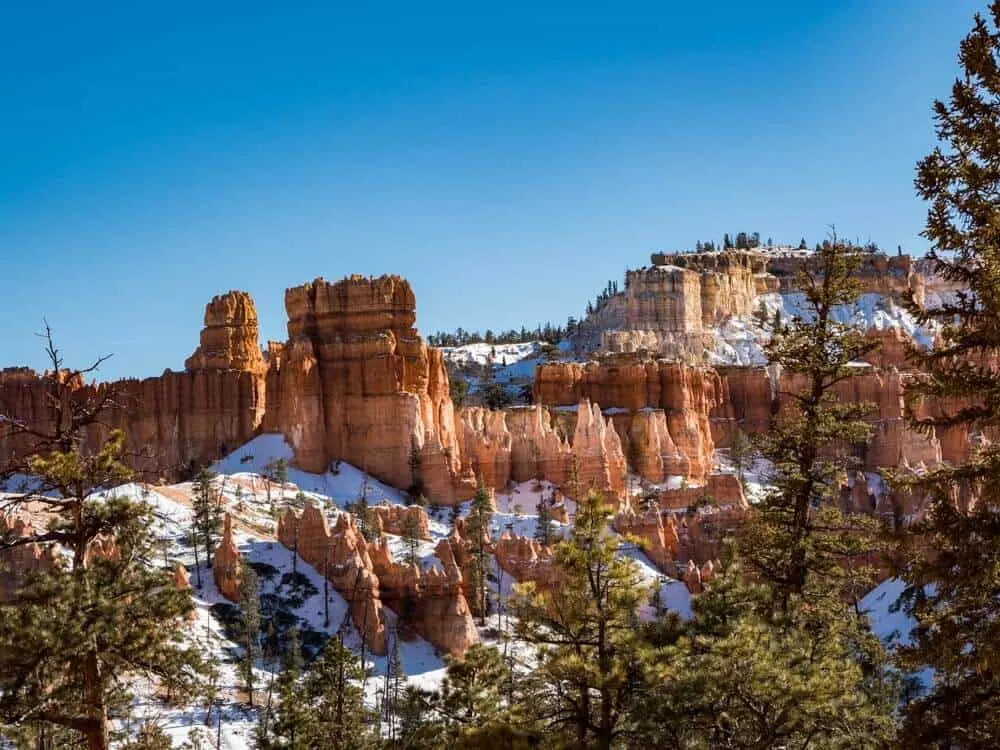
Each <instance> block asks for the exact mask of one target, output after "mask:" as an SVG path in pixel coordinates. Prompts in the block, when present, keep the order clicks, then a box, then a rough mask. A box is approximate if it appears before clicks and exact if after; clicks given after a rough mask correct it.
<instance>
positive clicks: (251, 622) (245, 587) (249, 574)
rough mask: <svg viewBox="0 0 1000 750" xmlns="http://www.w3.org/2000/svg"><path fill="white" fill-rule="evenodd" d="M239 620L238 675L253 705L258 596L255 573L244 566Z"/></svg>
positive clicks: (258, 633)
mask: <svg viewBox="0 0 1000 750" xmlns="http://www.w3.org/2000/svg"><path fill="white" fill-rule="evenodd" d="M239 607H240V620H239V640H238V643H239V645H240V646H241V648H242V649H243V656H242V658H241V659H240V665H239V666H240V675H241V676H242V678H243V684H244V686H245V687H246V691H247V699H248V701H249V703H250V705H251V706H252V705H254V703H253V697H254V672H253V668H254V665H255V663H256V661H257V659H258V658H259V657H260V625H261V617H260V594H259V583H258V579H257V573H256V572H255V571H254V569H253V568H252V567H250V566H249V565H247V564H244V565H243V566H242V567H241V569H240V601H239Z"/></svg>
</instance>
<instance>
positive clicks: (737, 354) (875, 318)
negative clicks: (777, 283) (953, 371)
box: [710, 292, 934, 366]
mask: <svg viewBox="0 0 1000 750" xmlns="http://www.w3.org/2000/svg"><path fill="white" fill-rule="evenodd" d="M758 305H759V311H758V312H759V313H761V314H763V316H764V320H765V321H767V323H770V321H773V320H774V318H775V316H776V315H778V316H780V318H781V320H783V321H785V322H789V321H791V320H794V319H796V318H798V319H801V320H804V321H809V320H810V310H809V309H808V305H807V303H806V299H805V295H804V294H803V293H802V292H789V293H784V294H779V293H777V292H773V293H770V294H763V295H761V296H760V297H759V298H758ZM834 319H835V320H836V321H837V322H839V323H852V324H854V325H857V326H858V327H860V328H862V329H864V330H869V329H876V330H889V329H897V330H900V331H902V332H903V333H905V334H907V335H908V336H910V337H911V338H912V339H913V340H914V341H916V342H917V344H918V345H920V346H922V347H930V346H931V344H932V343H933V340H934V332H933V331H930V330H927V329H924V328H921V327H920V325H919V324H918V323H917V321H916V320H915V319H914V318H913V316H912V315H910V314H909V313H908V312H907V311H906V310H904V309H903V308H902V307H901V306H900V305H899V304H897V303H896V302H895V301H894V300H893V299H891V298H889V297H884V296H882V295H880V294H874V293H869V294H863V295H861V297H860V298H859V299H858V301H857V303H856V304H854V305H852V306H850V307H847V306H843V307H838V308H836V309H835V311H834ZM713 333H714V334H715V338H716V347H715V351H714V352H712V353H711V356H710V360H711V363H712V364H733V365H758V366H761V365H764V364H766V363H767V362H766V358H765V357H764V352H763V345H764V344H765V343H766V342H767V340H768V339H769V337H770V334H769V333H768V330H767V327H766V325H762V322H761V321H760V320H759V319H758V317H757V315H753V316H749V317H745V318H736V317H733V318H730V319H729V320H728V321H726V322H725V323H724V324H723V325H721V326H719V327H718V328H716V329H715V330H714V331H713Z"/></svg>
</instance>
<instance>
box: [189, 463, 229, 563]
mask: <svg viewBox="0 0 1000 750" xmlns="http://www.w3.org/2000/svg"><path fill="white" fill-rule="evenodd" d="M191 510H192V524H194V528H195V535H196V537H199V538H200V539H201V541H202V543H203V544H204V545H205V562H206V564H207V565H211V564H212V551H213V550H214V549H215V548H216V546H218V545H217V543H218V533H219V527H220V526H222V515H223V514H222V503H221V495H220V493H219V492H217V491H216V489H215V474H214V473H212V472H211V471H209V470H208V469H205V468H203V469H201V470H200V471H199V472H198V474H197V476H196V477H195V481H194V487H193V492H192V497H191Z"/></svg>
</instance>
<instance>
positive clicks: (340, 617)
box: [95, 435, 690, 750]
mask: <svg viewBox="0 0 1000 750" xmlns="http://www.w3.org/2000/svg"><path fill="white" fill-rule="evenodd" d="M291 458H292V450H291V448H290V446H289V445H288V444H287V443H286V442H285V440H284V438H283V437H282V436H280V435H261V436H258V437H257V438H255V439H254V440H252V441H251V442H249V443H247V444H246V445H244V446H242V447H241V448H239V449H237V450H236V451H234V452H233V453H231V454H230V455H229V456H227V457H225V458H223V459H222V460H220V461H218V462H217V463H216V464H215V465H214V466H213V467H212V469H213V471H215V472H217V474H218V476H217V477H216V479H215V480H214V481H215V484H216V488H217V490H218V491H219V492H220V494H221V497H222V502H223V505H224V506H225V507H226V509H227V510H228V511H229V512H230V513H231V514H232V516H233V518H234V525H233V531H234V539H235V542H236V544H237V546H238V548H239V550H240V553H241V555H242V556H243V557H244V559H246V560H247V561H248V562H249V563H250V564H251V565H253V566H254V567H255V568H256V570H257V573H258V576H259V578H260V581H261V595H262V601H263V602H264V603H266V604H268V606H271V607H275V608H277V610H276V611H280V613H281V617H280V619H281V621H283V622H284V623H285V627H288V626H290V624H292V623H294V624H295V626H296V627H297V628H298V629H299V631H300V634H301V635H300V637H301V640H302V642H303V644H304V646H305V647H306V648H308V649H310V650H311V651H313V652H314V653H315V652H316V651H318V650H319V649H320V648H321V646H322V643H323V642H324V640H325V639H326V638H328V637H330V636H332V635H333V634H335V633H336V631H337V629H338V628H339V627H340V626H341V623H342V622H344V621H345V615H346V613H347V603H346V602H345V601H344V599H343V598H342V597H341V596H340V595H339V594H338V593H337V592H336V591H335V590H334V589H333V588H332V587H328V589H327V592H326V598H325V599H324V592H323V589H324V587H323V578H322V576H321V575H320V574H319V573H318V572H317V571H316V570H314V569H313V568H312V567H311V566H310V565H308V564H307V563H305V562H303V561H302V560H298V562H297V564H295V565H294V566H293V559H292V557H293V556H292V553H291V552H290V551H289V550H287V549H285V548H284V546H283V545H281V544H280V543H279V542H278V541H277V540H276V538H275V529H276V518H277V513H278V512H279V511H280V509H281V508H282V505H283V503H285V502H288V501H294V500H295V498H296V495H299V494H300V493H301V494H302V495H305V497H306V499H307V500H308V501H311V502H314V503H317V504H318V505H319V506H320V507H321V508H322V509H323V510H324V512H325V513H326V514H327V515H328V517H329V518H330V520H331V522H332V521H334V520H335V518H336V516H337V515H338V514H340V513H343V512H345V511H344V507H345V506H346V505H347V504H348V503H352V502H354V501H356V500H357V499H358V498H359V497H360V496H361V495H362V493H364V494H365V496H366V497H367V498H368V501H369V502H370V503H373V504H374V503H378V502H381V501H383V500H385V501H387V502H389V503H394V504H399V503H402V502H403V501H404V496H403V494H402V493H400V492H399V491H397V490H395V489H393V488H391V487H388V486H386V485H384V484H382V483H381V482H378V481H377V480H375V479H373V478H372V477H369V476H367V475H366V474H364V472H362V471H360V470H358V469H357V468H355V467H353V466H350V465H349V464H346V463H342V464H341V465H340V466H339V468H338V470H337V471H330V472H327V473H325V474H312V473H308V472H303V471H299V470H297V469H295V468H292V467H289V468H288V479H289V481H288V483H287V484H285V485H279V484H277V483H275V482H271V481H268V480H267V479H266V477H265V476H264V473H265V472H266V471H268V469H269V465H271V464H273V462H274V461H275V460H277V459H285V460H286V461H290V460H291ZM553 489H554V488H553V486H552V485H551V484H550V483H548V482H535V481H534V480H532V481H528V482H523V483H521V484H519V485H516V486H512V487H510V488H508V490H507V491H506V492H501V493H498V494H497V498H496V499H497V510H496V512H495V514H494V517H493V524H492V528H491V533H492V535H493V536H494V537H497V536H499V535H500V534H501V533H503V531H505V530H510V531H512V532H513V533H516V534H520V535H524V536H533V535H534V533H535V529H536V527H537V520H538V518H537V509H536V506H537V505H538V502H539V499H540V498H541V497H542V496H548V495H550V494H551V493H552V492H553ZM192 492H193V485H192V483H190V482H181V483H178V484H172V485H163V486H160V485H143V484H137V483H130V484H125V485H122V486H120V487H116V488H114V489H111V490H107V491H104V492H101V493H98V494H97V495H95V497H109V496H112V495H114V496H124V497H128V498H131V499H133V500H135V501H138V502H144V503H147V504H149V505H150V506H151V507H152V508H153V510H154V513H155V517H156V520H155V524H154V527H153V531H154V533H155V535H156V536H157V538H158V542H159V543H158V544H157V555H156V559H155V560H153V561H151V564H154V565H157V566H160V567H164V568H167V569H172V568H173V567H174V566H175V565H176V564H178V563H179V564H181V565H182V566H184V567H185V568H186V569H187V570H188V572H189V573H190V575H191V585H192V589H191V593H192V596H193V599H194V602H195V606H196V617H195V619H194V621H192V622H191V623H189V624H188V625H186V633H187V637H188V638H189V639H190V641H191V642H192V643H195V644H197V646H198V648H199V650H200V651H201V652H202V653H204V654H206V655H207V656H208V658H210V659H211V660H212V661H214V662H215V663H216V665H217V668H218V673H219V678H218V682H217V686H218V689H219V695H220V704H219V705H218V706H217V707H215V708H213V709H212V712H211V716H207V715H206V709H205V707H203V706H196V705H189V706H168V705H165V704H164V703H163V702H162V701H161V700H159V699H158V698H157V697H156V692H157V691H156V690H155V686H152V685H145V684H138V685H136V686H135V693H136V695H137V697H136V699H135V716H134V717H133V718H132V719H131V720H130V721H132V722H133V726H134V725H135V722H141V721H143V720H145V719H148V720H151V721H155V722H156V723H157V724H158V725H160V726H162V727H163V728H164V729H165V730H166V731H167V732H168V734H169V735H170V736H171V738H172V740H173V742H174V745H175V746H179V745H180V744H181V743H183V742H184V741H187V740H189V739H190V736H191V735H192V733H194V734H195V735H201V736H202V741H204V742H210V743H211V744H212V745H213V746H214V744H215V736H216V733H217V732H218V733H219V735H220V736H221V746H222V747H224V748H231V749H232V750H244V748H249V747H250V746H251V738H252V732H253V728H254V726H255V725H256V722H257V718H258V717H257V713H256V711H255V710H253V709H250V708H248V707H247V705H246V703H245V695H244V694H243V692H242V680H241V679H240V677H239V675H238V671H237V663H238V658H239V656H240V653H241V651H240V647H239V646H238V645H237V644H236V643H235V642H234V641H233V640H232V637H233V635H234V634H233V630H232V618H233V617H234V616H235V613H236V612H237V610H236V608H235V606H234V605H233V604H232V603H231V602H229V601H227V600H226V599H225V598H224V597H223V596H222V595H221V593H220V592H219V590H218V589H217V587H216V585H215V581H214V578H213V575H212V571H211V568H210V566H208V565H207V564H206V561H205V559H204V557H205V556H204V551H203V549H201V548H199V550H198V557H197V561H196V554H195V549H194V547H193V546H192V544H191V537H190V529H191V523H192V507H191V506H192ZM299 500H301V497H300V498H299ZM567 506H568V510H569V511H570V512H571V513H572V512H573V511H574V510H575V507H574V504H573V502H572V500H569V499H567ZM468 512H469V504H468V503H466V504H465V505H463V506H461V507H460V508H459V509H458V513H459V515H463V516H464V515H466V514H467V513H468ZM449 515H450V513H449V511H448V510H446V509H439V510H434V509H431V512H430V513H429V516H430V523H429V530H430V536H431V539H430V540H427V541H423V542H421V543H420V545H419V547H418V549H417V556H418V558H419V559H418V564H420V566H421V567H422V568H425V569H426V568H429V567H431V566H432V565H436V564H438V563H439V561H438V560H437V558H436V556H435V553H434V548H435V545H436V543H437V542H438V541H439V540H440V539H441V538H443V537H445V536H447V535H448V534H449V533H451V524H450V522H449V520H448V516H449ZM554 526H555V533H557V534H565V533H566V532H567V531H568V526H567V525H564V524H558V523H555V524H554ZM389 542H390V546H391V547H392V549H393V552H394V554H395V555H396V556H397V558H399V557H402V555H403V554H404V546H405V543H404V542H403V540H401V539H399V538H397V537H391V536H390V537H389ZM619 553H620V554H621V555H623V556H625V557H628V558H630V559H633V560H634V561H635V562H636V564H637V569H638V573H639V575H640V577H641V578H642V580H644V581H645V582H647V583H652V582H653V581H656V580H659V581H660V582H661V583H662V587H663V588H662V595H661V600H662V602H663V604H664V606H665V607H666V608H667V609H672V610H675V611H677V612H679V613H680V614H681V616H683V617H688V616H690V596H689V594H688V592H687V589H686V588H685V587H684V585H683V584H681V583H679V582H677V581H672V580H670V579H666V578H664V577H663V576H661V574H660V573H659V572H658V571H657V570H656V569H655V567H654V566H653V565H652V564H651V563H650V562H649V560H648V559H646V558H645V556H644V555H643V554H642V553H641V551H639V550H638V549H636V548H635V547H634V546H633V545H632V544H630V543H628V542H627V541H626V540H624V539H622V540H621V544H620V547H619ZM514 583H515V582H513V581H511V580H510V576H509V575H506V574H500V573H499V571H497V574H496V575H495V576H494V577H493V578H492V580H491V581H490V583H489V585H490V588H491V591H492V594H491V597H492V598H493V599H494V600H495V601H494V604H493V609H494V611H495V612H497V613H499V614H497V615H495V616H491V617H490V618H489V620H488V622H487V625H486V626H485V627H483V628H481V629H480V637H481V639H482V640H483V641H484V642H487V643H493V644H498V643H500V641H501V639H503V638H504V637H505V636H504V634H505V633H506V634H508V635H509V634H510V633H512V632H513V627H514V626H515V624H516V623H515V622H514V621H513V619H512V618H511V617H508V616H507V615H506V614H504V613H503V610H504V607H503V606H502V601H503V600H504V598H505V597H508V596H510V594H511V593H512V591H513V585H514ZM647 609H648V608H647ZM327 613H328V619H327ZM385 615H386V618H387V620H388V624H389V625H390V626H391V625H392V623H393V622H394V620H395V616H394V615H393V613H392V612H391V610H388V609H387V610H386V612H385ZM501 615H502V616H501ZM644 616H652V614H651V612H646V611H644ZM266 617H267V614H266V609H265V621H266ZM346 620H347V622H349V618H346ZM347 644H348V646H350V647H351V648H352V649H354V650H355V652H358V651H360V645H361V644H360V639H359V637H358V636H357V633H356V632H355V631H354V629H353V626H351V627H350V633H349V635H348V638H347ZM401 656H402V660H403V666H404V669H405V672H406V674H407V680H408V681H409V682H410V683H411V684H415V685H418V686H420V687H423V688H426V689H434V688H436V687H437V686H438V685H440V681H441V679H442V678H443V676H444V672H445V663H444V660H443V658H442V656H441V655H440V654H439V653H437V652H436V650H435V649H434V647H433V646H431V645H430V644H429V643H427V642H426V641H424V640H423V639H421V638H417V637H413V638H411V639H410V640H408V641H406V642H405V643H402V645H401ZM528 656H529V657H530V655H528ZM529 660H530V659H529ZM366 662H367V666H368V670H369V673H370V674H371V675H372V676H371V677H369V678H368V679H367V681H366V686H365V692H366V696H367V699H368V701H369V702H370V703H371V704H372V705H375V703H376V701H377V693H376V691H377V689H378V685H379V680H378V676H379V675H381V674H383V673H384V670H385V666H386V665H385V659H384V658H380V657H374V658H373V657H372V656H371V654H368V655H367V658H366ZM276 670H277V664H275V663H272V662H270V661H268V660H267V659H261V660H259V661H258V663H257V665H256V670H255V671H256V682H257V685H258V689H262V690H264V691H266V688H267V685H268V684H269V683H270V682H271V680H272V679H273V678H274V676H275V674H276ZM220 716H221V728H220ZM122 728H125V729H127V727H122Z"/></svg>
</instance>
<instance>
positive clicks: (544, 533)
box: [535, 494, 552, 546]
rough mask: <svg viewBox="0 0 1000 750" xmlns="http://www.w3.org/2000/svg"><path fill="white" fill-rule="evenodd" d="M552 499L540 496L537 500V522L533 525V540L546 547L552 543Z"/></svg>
mask: <svg viewBox="0 0 1000 750" xmlns="http://www.w3.org/2000/svg"><path fill="white" fill-rule="evenodd" d="M551 503H552V499H551V498H548V497H545V495H544V494H543V495H541V496H540V497H539V498H538V506H537V511H538V520H537V522H536V523H535V540H536V541H537V542H538V543H539V544H544V545H546V546H548V545H550V544H551V543H552V511H551V510H550V505H551Z"/></svg>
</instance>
